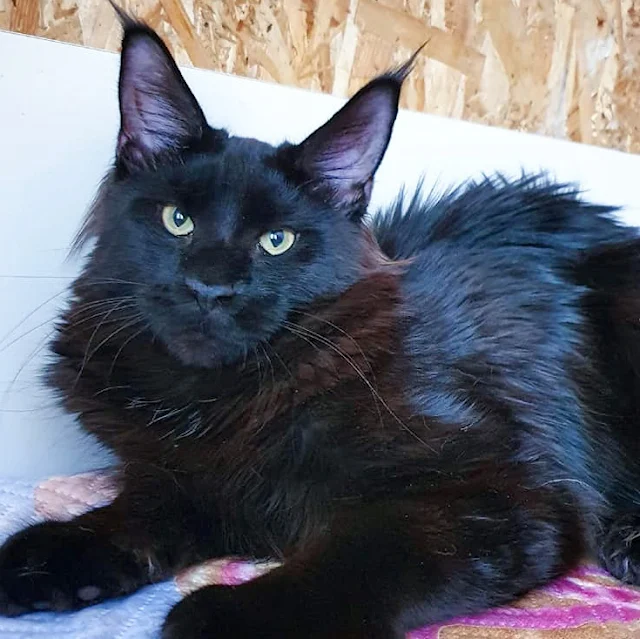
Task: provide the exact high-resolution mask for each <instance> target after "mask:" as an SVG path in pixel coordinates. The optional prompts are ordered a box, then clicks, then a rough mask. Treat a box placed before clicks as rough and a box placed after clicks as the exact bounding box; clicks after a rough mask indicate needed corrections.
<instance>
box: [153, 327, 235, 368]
mask: <svg viewBox="0 0 640 639" xmlns="http://www.w3.org/2000/svg"><path fill="white" fill-rule="evenodd" d="M162 342H163V344H164V345H165V347H166V348H167V350H168V351H169V352H170V353H171V355H173V357H175V358H176V359H177V360H178V361H179V362H180V363H181V364H182V365H184V366H196V367H198V368H219V367H220V366H225V365H228V364H232V363H233V362H235V361H237V360H240V359H242V358H243V357H244V354H245V352H246V347H245V346H244V344H239V343H238V344H224V345H223V344H221V343H220V341H219V340H216V339H214V338H211V337H209V336H207V335H204V334H203V333H198V332H195V331H194V332H192V333H183V334H181V335H180V336H177V337H176V336H173V337H172V338H171V339H162Z"/></svg>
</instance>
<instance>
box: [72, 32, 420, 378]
mask: <svg viewBox="0 0 640 639" xmlns="http://www.w3.org/2000/svg"><path fill="white" fill-rule="evenodd" d="M408 68H409V66H408V65H406V66H405V67H403V68H402V69H400V70H399V71H397V72H394V73H390V74H387V75H385V76H382V77H379V78H377V79H375V80H374V81H373V82H371V83H369V84H368V85H367V86H365V87H364V88H363V89H362V90H361V91H360V92H359V93H357V94H356V95H355V96H354V97H353V98H352V99H351V100H350V101H349V102H348V103H347V104H346V105H345V106H344V107H343V108H342V109H341V110H340V111H339V112H338V113H336V115H334V116H333V117H332V118H331V119H330V120H329V121H328V122H327V123H326V124H325V125H324V126H322V127H321V128H319V129H318V130H316V131H315V132H314V133H312V134H311V135H310V136H309V137H308V138H307V139H306V140H304V141H303V142H302V143H301V144H297V145H291V144H285V145H282V146H280V147H272V146H270V145H268V144H264V143H262V142H259V141H257V140H253V139H246V138H239V137H232V136H230V135H228V134H227V133H226V132H225V131H223V130H219V129H213V128H211V127H210V126H209V125H208V124H207V122H206V120H205V117H204V115H203V112H202V109H201V108H200V106H199V104H198V102H197V101H196V99H195V97H194V96H193V94H192V93H191V91H190V90H189V87H188V86H187V84H186V82H185V81H184V79H183V78H182V76H181V74H180V72H179V70H178V68H177V66H176V65H175V63H174V61H173V59H172V58H171V55H170V53H169V52H168V50H167V49H166V47H165V46H164V44H163V43H162V41H161V40H160V39H159V38H158V37H157V36H156V35H155V34H154V33H153V32H152V31H151V30H150V29H148V28H146V27H145V26H143V25H140V24H138V23H135V22H132V21H130V20H126V21H125V34H124V40H123V47H122V59H121V68H120V81H119V98H120V114H121V128H120V132H119V136H118V143H117V150H116V158H115V167H114V170H113V172H112V173H111V175H110V176H109V177H108V179H107V181H106V183H105V186H104V187H103V189H102V190H101V193H100V195H99V198H98V200H97V204H96V206H94V208H93V210H92V212H91V214H90V216H89V218H88V220H87V222H86V224H85V227H84V229H83V231H82V233H81V238H82V239H86V238H88V237H93V238H95V239H96V245H95V248H94V250H93V252H92V255H91V256H90V258H89V263H88V266H87V269H86V272H85V275H84V282H85V284H87V283H91V282H93V283H94V286H93V295H95V292H96V291H98V290H100V287H101V286H102V287H103V288H104V295H105V296H111V297H113V298H116V299H117V298H118V297H122V298H124V297H126V296H130V297H133V299H134V300H135V306H136V310H137V312H138V313H139V314H140V315H141V316H142V318H143V320H144V322H146V324H147V325H148V326H149V327H150V330H151V331H152V332H153V334H154V336H155V338H157V340H159V341H160V342H161V343H162V344H163V345H164V346H165V347H166V349H168V351H169V352H171V353H172V354H173V355H174V356H175V357H177V358H178V359H179V360H180V361H181V362H182V363H183V364H186V365H195V366H205V367H214V366H217V365H220V364H221V363H230V362H233V361H235V360H237V359H239V358H242V357H244V356H245V355H246V354H247V353H251V352H252V350H253V349H255V348H256V345H257V344H259V343H260V342H263V341H265V340H268V339H269V338H270V337H271V336H272V335H273V334H274V333H276V332H277V331H278V330H280V329H281V327H282V325H283V322H284V321H285V319H286V318H287V315H288V314H289V313H290V312H291V311H292V309H296V308H300V307H304V306H305V305H307V304H309V303H310V302H312V301H314V300H316V299H318V298H325V297H328V296H335V295H339V294H340V293H341V292H342V291H344V290H346V289H347V288H348V287H349V286H351V285H352V284H353V283H354V282H355V281H357V279H358V278H359V277H360V276H361V271H362V263H363V251H365V250H366V245H367V242H366V233H364V232H363V229H362V225H361V222H362V217H363V215H364V214H365V212H366V207H367V204H368V201H369V197H370V193H371V186H372V180H373V176H374V173H375V171H376V169H377V168H378V165H379V164H380V161H381V160H382V157H383V155H384V152H385V150H386V147H387V144H388V142H389V138H390V135H391V130H392V127H393V123H394V120H395V117H396V114H397V109H398V98H399V93H400V88H401V84H402V80H403V79H404V76H405V75H406V72H407V71H408ZM258 109H259V107H258V106H256V110H258ZM283 117H286V115H285V114H283ZM265 126H268V124H267V123H265Z"/></svg>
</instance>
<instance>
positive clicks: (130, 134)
mask: <svg viewBox="0 0 640 639" xmlns="http://www.w3.org/2000/svg"><path fill="white" fill-rule="evenodd" d="M117 11H118V16H119V17H120V20H121V22H122V24H123V27H124V37H123V40H122V54H121V62H120V81H119V98H120V133H119V135H118V147H117V152H116V166H117V167H118V168H120V169H124V170H125V171H128V172H131V171H136V170H140V169H145V168H151V167H154V166H156V165H157V164H158V163H159V162H160V161H161V160H162V159H163V158H165V157H167V156H169V157H171V156H174V157H175V156H176V155H179V154H180V153H181V152H182V151H184V150H185V149H186V148H188V147H189V146H190V145H192V144H194V143H195V142H197V141H198V140H200V139H201V138H202V136H203V134H204V132H205V130H206V128H207V122H206V120H205V117H204V114H203V113H202V109H201V108H200V105H199V104H198V102H197V100H196V99H195V97H194V95H193V93H191V90H190V89H189V87H188V86H187V83H186V82H185V81H184V78H183V77H182V75H181V73H180V71H179V69H178V67H177V66H176V63H175V62H174V60H173V58H172V57H171V54H170V53H169V50H168V49H167V47H166V46H165V45H164V43H163V42H162V40H161V39H160V38H159V37H158V36H157V35H156V34H155V33H154V32H153V31H152V30H151V29H150V28H148V27H147V26H145V25H144V24H142V23H140V22H136V21H135V20H134V19H133V18H131V17H129V16H128V15H127V14H125V13H124V12H122V11H120V10H117Z"/></svg>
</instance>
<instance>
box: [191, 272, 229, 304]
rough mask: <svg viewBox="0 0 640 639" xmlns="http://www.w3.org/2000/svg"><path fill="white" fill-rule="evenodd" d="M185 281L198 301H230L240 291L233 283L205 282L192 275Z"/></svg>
mask: <svg viewBox="0 0 640 639" xmlns="http://www.w3.org/2000/svg"><path fill="white" fill-rule="evenodd" d="M185 283H186V285H187V287H188V288H189V289H190V290H191V292H192V293H193V294H194V295H195V297H196V299H197V300H198V302H205V303H209V304H211V303H214V302H219V303H225V302H230V301H231V300H232V299H233V297H234V296H235V295H236V294H237V292H238V291H237V287H235V286H234V285H233V284H205V283H204V282H201V281H200V280H197V279H193V278H190V277H188V278H187V279H186V280H185Z"/></svg>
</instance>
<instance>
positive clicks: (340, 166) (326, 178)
mask: <svg viewBox="0 0 640 639" xmlns="http://www.w3.org/2000/svg"><path fill="white" fill-rule="evenodd" d="M417 53H418V52H416V54H414V56H412V58H411V59H410V60H409V61H408V62H407V63H406V64H404V65H403V66H402V67H400V68H399V69H397V70H396V71H393V72H390V73H387V74H385V75H383V76H380V77H378V78H376V79H375V80H373V81H372V82H369V84H367V85H366V86H365V87H363V88H362V89H360V91H358V93H356V94H355V95H354V96H353V97H352V98H351V99H350V100H349V101H348V102H347V103H346V104H345V105H344V106H343V107H342V108H341V109H340V110H339V111H338V112H337V113H336V114H335V115H334V116H333V117H332V118H331V119H330V120H329V121H328V122H327V123H326V124H324V125H323V126H321V127H320V128H319V129H317V130H316V131H314V132H313V133H312V134H311V135H310V136H309V137H308V138H307V139H306V140H304V142H302V143H301V144H298V145H297V146H293V147H288V148H285V149H283V156H284V158H285V161H286V162H288V163H290V164H292V165H293V168H294V169H295V171H296V173H297V175H298V179H299V180H300V181H301V183H302V184H304V185H305V186H306V187H307V188H311V189H313V190H315V191H317V192H318V193H319V194H321V195H322V196H323V197H325V198H327V199H328V200H329V201H330V202H331V204H332V205H333V206H336V207H338V208H341V209H345V210H346V211H347V212H348V213H349V214H350V215H355V216H358V215H362V214H363V213H364V210H365V209H366V206H367V204H368V203H369V199H370V197H371V188H372V185H373V176H374V174H375V172H376V170H377V168H378V166H379V165H380V162H381V161H382V158H383V156H384V153H385V151H386V149H387V145H388V144H389V139H390V138H391V131H392V129H393V124H394V122H395V119H396V115H397V114H398V101H399V98H400V90H401V88H402V82H403V81H404V79H405V78H406V76H407V75H408V73H409V72H410V70H411V68H412V66H413V62H414V60H415V57H416V55H417Z"/></svg>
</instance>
